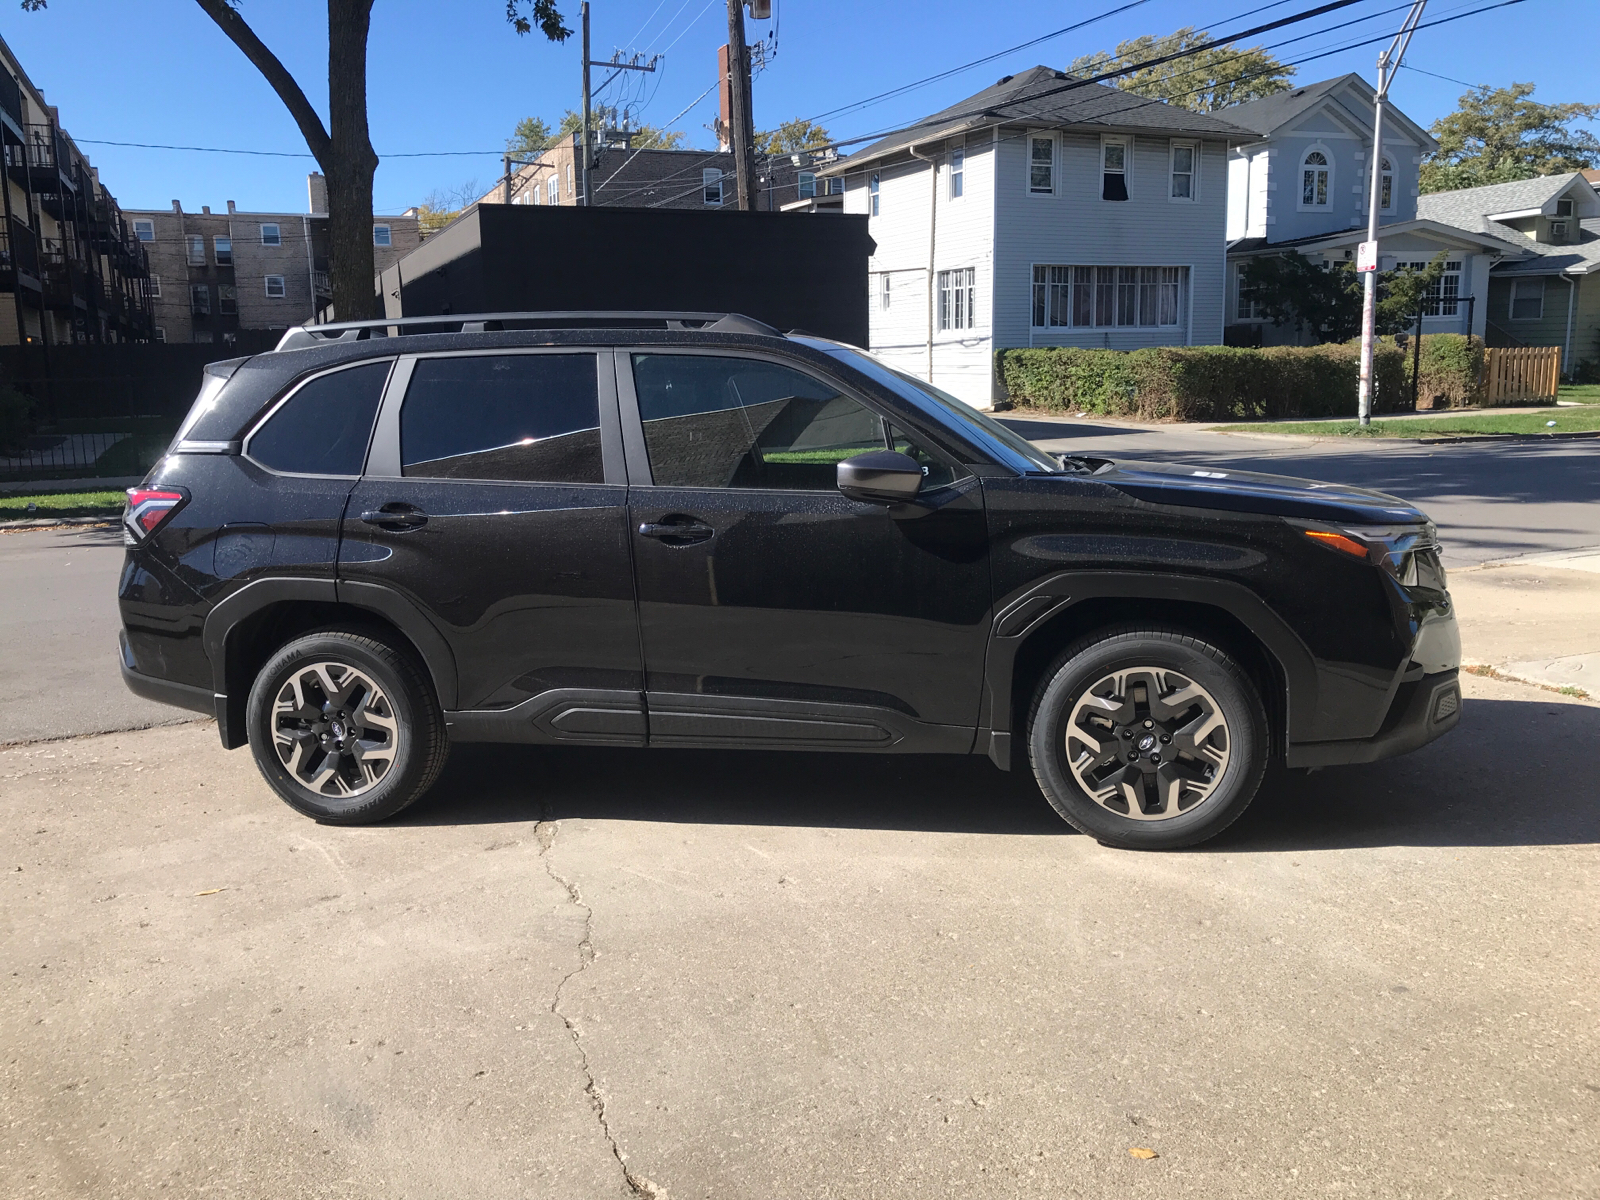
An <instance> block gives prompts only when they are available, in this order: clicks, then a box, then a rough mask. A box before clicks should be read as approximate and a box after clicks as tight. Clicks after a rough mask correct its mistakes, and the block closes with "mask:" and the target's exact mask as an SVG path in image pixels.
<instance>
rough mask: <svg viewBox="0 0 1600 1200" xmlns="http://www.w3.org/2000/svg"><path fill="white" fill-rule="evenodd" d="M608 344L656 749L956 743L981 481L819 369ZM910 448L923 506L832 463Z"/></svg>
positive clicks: (984, 582)
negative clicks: (850, 478) (888, 500)
mask: <svg viewBox="0 0 1600 1200" xmlns="http://www.w3.org/2000/svg"><path fill="white" fill-rule="evenodd" d="M617 357H618V379H619V384H620V392H621V398H622V399H621V403H622V415H623V421H624V430H625V440H626V444H627V446H628V467H629V474H630V479H631V481H632V484H633V486H632V487H631V488H630V491H629V506H630V512H631V517H630V525H631V527H632V534H631V536H632V538H633V543H634V561H635V565H636V573H637V579H638V594H639V618H640V627H641V637H642V640H643V643H644V655H645V668H646V680H647V684H646V686H647V693H648V707H649V717H650V741H651V744H652V745H656V744H670V743H674V742H677V743H695V744H713V745H718V744H721V745H737V744H749V745H814V746H835V747H840V748H862V749H866V748H883V749H887V748H890V747H898V748H901V749H921V750H960V751H964V750H966V749H968V748H969V747H970V745H971V742H972V737H973V731H974V729H975V727H976V724H977V719H978V705H979V696H980V691H981V687H982V679H983V660H984V651H985V645H986V641H987V632H988V610H989V565H988V552H987V535H986V532H985V529H984V514H983V500H982V491H981V489H980V488H979V486H978V481H977V480H976V479H974V478H972V476H971V475H970V474H968V473H967V472H966V471H965V469H964V468H962V467H960V466H959V465H958V464H955V463H953V462H950V461H948V460H946V459H944V458H941V457H940V456H938V455H937V454H933V453H930V452H928V451H927V450H925V449H923V448H921V447H919V446H918V445H917V444H916V442H915V439H911V438H908V437H907V436H906V435H905V433H904V432H903V431H896V430H895V429H893V428H892V427H891V426H890V425H889V424H888V423H887V422H886V421H885V420H884V419H883V417H882V416H881V415H880V414H879V413H878V412H876V411H875V410H874V409H873V408H872V407H870V405H869V401H868V400H867V399H865V398H863V397H861V396H857V395H855V394H853V393H851V392H849V391H848V390H847V389H845V388H843V387H841V385H840V384H839V383H837V382H835V381H832V380H830V379H828V378H825V377H823V376H821V375H820V374H813V373H810V372H808V371H804V370H801V369H799V368H798V367H797V366H794V365H790V364H788V363H785V362H782V361H778V360H776V359H774V358H768V357H764V356H761V355H757V354H739V353H734V352H725V351H718V352H695V351H690V350H674V351H672V352H670V353H662V352H649V353H643V352H641V353H627V352H620V351H619V353H618V355H617ZM890 445H893V446H894V447H895V448H897V449H901V450H906V451H908V452H911V453H912V454H913V455H915V456H917V457H918V458H919V459H920V460H921V461H922V463H923V464H924V470H925V475H926V480H925V484H924V497H923V498H924V501H925V503H924V504H922V505H921V506H917V507H912V506H904V505H903V506H899V508H898V509H897V510H895V511H891V510H890V509H888V508H886V507H884V506H881V505H875V504H865V503H861V502H858V501H854V500H849V499H846V498H845V497H844V496H843V495H841V494H840V492H839V490H838V487H837V484H836V471H835V468H836V466H837V463H838V462H839V461H840V460H841V459H844V458H848V457H851V456H852V455H855V454H859V453H862V452H864V451H869V450H883V449H886V448H887V447H889V446H890Z"/></svg>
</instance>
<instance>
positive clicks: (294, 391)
mask: <svg viewBox="0 0 1600 1200" xmlns="http://www.w3.org/2000/svg"><path fill="white" fill-rule="evenodd" d="M377 363H386V364H387V365H388V367H389V373H388V374H387V375H385V376H384V382H383V392H382V394H380V396H379V397H378V409H377V413H378V416H377V417H375V418H374V420H373V422H372V428H371V429H369V430H367V449H366V453H365V454H363V456H362V463H363V470H362V471H357V472H355V473H354V474H351V475H337V474H332V473H329V472H321V471H280V470H278V469H277V468H276V467H269V466H268V465H267V464H266V463H264V462H262V461H261V460H260V459H259V458H257V457H256V456H255V455H253V454H251V453H250V448H251V445H252V443H254V442H255V439H256V435H257V434H258V433H260V432H261V431H262V429H264V428H265V427H266V424H267V422H268V421H270V420H272V418H273V417H275V416H277V415H278V410H279V409H281V408H282V407H283V406H284V405H285V404H287V403H289V401H291V400H293V399H294V398H295V396H296V395H298V394H299V392H300V389H301V388H303V387H305V386H307V385H308V384H311V383H314V382H315V381H316V380H318V379H324V378H326V377H327V376H329V375H337V374H338V373H339V372H340V371H355V370H359V369H360V368H362V367H370V366H373V365H375V364H377ZM394 366H395V359H393V358H385V357H375V358H363V359H358V360H357V361H355V362H344V363H340V364H339V365H338V366H334V367H328V368H327V369H326V370H322V371H313V372H312V373H311V374H309V375H307V376H305V377H303V378H301V379H297V380H295V382H294V384H293V386H292V387H290V388H289V390H288V391H286V392H285V393H284V394H283V395H282V396H280V397H279V398H278V399H277V400H275V401H273V403H272V406H271V407H270V408H268V409H267V411H266V412H265V413H264V414H263V415H262V416H261V417H260V419H259V420H257V421H256V423H255V424H254V425H252V426H251V427H250V432H249V433H247V434H245V436H244V439H243V441H242V443H241V444H240V449H239V455H240V457H241V458H245V459H248V460H249V461H250V463H251V465H252V466H255V467H258V468H260V469H261V470H263V471H265V472H267V474H269V475H276V476H278V477H280V478H283V479H360V478H361V476H362V474H363V472H364V470H365V464H366V461H367V460H368V459H370V458H371V457H372V442H373V439H374V438H375V437H376V436H377V429H378V419H379V418H381V417H382V414H383V402H384V400H385V399H386V398H387V396H388V390H389V382H390V380H392V379H393V378H394Z"/></svg>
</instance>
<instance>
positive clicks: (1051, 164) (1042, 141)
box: [1028, 136, 1056, 196]
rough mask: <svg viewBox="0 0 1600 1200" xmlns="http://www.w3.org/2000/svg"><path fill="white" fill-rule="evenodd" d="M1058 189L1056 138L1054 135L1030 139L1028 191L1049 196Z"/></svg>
mask: <svg viewBox="0 0 1600 1200" xmlns="http://www.w3.org/2000/svg"><path fill="white" fill-rule="evenodd" d="M1055 190H1056V140H1055V138H1053V137H1049V136H1044V137H1039V136H1035V137H1030V138H1029V139H1028V191H1029V192H1031V193H1032V194H1033V195H1036V196H1049V195H1052V194H1053V193H1054V192H1055Z"/></svg>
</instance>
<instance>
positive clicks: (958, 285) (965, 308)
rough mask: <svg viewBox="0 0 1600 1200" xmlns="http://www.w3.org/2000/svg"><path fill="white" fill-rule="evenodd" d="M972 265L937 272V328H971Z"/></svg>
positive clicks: (972, 315)
mask: <svg viewBox="0 0 1600 1200" xmlns="http://www.w3.org/2000/svg"><path fill="white" fill-rule="evenodd" d="M976 274H977V272H976V271H975V270H974V269H973V268H972V267H961V268H959V269H957V270H954V271H940V272H939V328H940V329H971V328H972V326H973V324H974V313H973V292H974V290H975V289H974V287H973V284H974V277H975V276H976Z"/></svg>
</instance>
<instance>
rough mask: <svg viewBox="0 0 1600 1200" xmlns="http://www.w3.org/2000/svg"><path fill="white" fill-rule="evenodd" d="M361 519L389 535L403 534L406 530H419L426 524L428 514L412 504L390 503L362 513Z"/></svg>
mask: <svg viewBox="0 0 1600 1200" xmlns="http://www.w3.org/2000/svg"><path fill="white" fill-rule="evenodd" d="M361 519H362V520H363V521H365V522H366V523H367V524H368V525H376V526H377V527H378V528H379V529H387V530H389V531H390V532H391V533H404V532H405V531H406V530H408V529H421V528H422V527H423V526H424V525H426V524H427V523H428V514H427V513H425V512H423V511H422V510H421V509H420V508H418V507H416V505H414V504H402V503H400V502H398V501H391V502H390V503H388V504H385V505H384V506H383V507H382V508H380V509H377V510H376V511H370V510H369V511H368V512H364V513H362V514H361Z"/></svg>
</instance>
